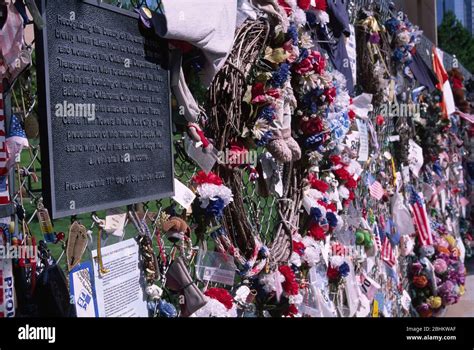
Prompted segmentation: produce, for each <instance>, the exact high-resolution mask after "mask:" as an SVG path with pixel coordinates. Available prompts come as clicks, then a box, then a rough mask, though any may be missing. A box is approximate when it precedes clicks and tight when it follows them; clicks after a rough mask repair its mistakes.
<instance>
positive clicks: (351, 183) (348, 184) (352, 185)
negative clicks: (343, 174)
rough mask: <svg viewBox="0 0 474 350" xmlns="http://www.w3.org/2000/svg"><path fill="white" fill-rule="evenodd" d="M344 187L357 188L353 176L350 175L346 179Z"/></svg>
mask: <svg viewBox="0 0 474 350" xmlns="http://www.w3.org/2000/svg"><path fill="white" fill-rule="evenodd" d="M346 187H347V188H349V189H351V190H352V189H354V188H357V181H356V180H354V178H353V177H352V176H351V177H349V178H348V179H347V182H346Z"/></svg>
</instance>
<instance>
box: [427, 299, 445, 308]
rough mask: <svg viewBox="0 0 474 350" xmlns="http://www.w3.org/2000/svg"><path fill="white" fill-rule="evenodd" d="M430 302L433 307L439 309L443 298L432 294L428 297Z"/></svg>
mask: <svg viewBox="0 0 474 350" xmlns="http://www.w3.org/2000/svg"><path fill="white" fill-rule="evenodd" d="M428 304H429V305H430V307H431V308H432V309H439V308H440V307H441V305H442V304H443V301H442V300H441V298H440V297H435V296H431V297H429V299H428Z"/></svg>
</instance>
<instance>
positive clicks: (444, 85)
mask: <svg viewBox="0 0 474 350" xmlns="http://www.w3.org/2000/svg"><path fill="white" fill-rule="evenodd" d="M432 52H433V71H434V72H435V74H436V77H437V78H438V81H439V83H438V84H437V85H436V88H438V89H439V90H441V91H442V92H443V100H442V102H441V103H440V105H441V109H442V110H443V114H444V117H445V118H449V116H450V115H451V114H453V113H454V112H455V111H456V106H455V103H454V97H453V91H452V90H451V85H450V84H449V76H448V73H447V72H446V69H445V68H444V65H443V57H442V56H443V52H442V51H441V50H440V49H438V48H437V47H436V46H433V48H432Z"/></svg>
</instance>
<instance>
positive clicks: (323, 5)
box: [315, 0, 328, 11]
mask: <svg viewBox="0 0 474 350" xmlns="http://www.w3.org/2000/svg"><path fill="white" fill-rule="evenodd" d="M327 8H328V4H327V2H326V0H316V6H315V9H316V10H320V11H326V10H327Z"/></svg>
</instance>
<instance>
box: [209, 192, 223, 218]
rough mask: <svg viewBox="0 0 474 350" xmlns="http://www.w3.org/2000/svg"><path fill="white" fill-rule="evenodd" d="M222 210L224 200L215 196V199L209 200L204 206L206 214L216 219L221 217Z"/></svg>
mask: <svg viewBox="0 0 474 350" xmlns="http://www.w3.org/2000/svg"><path fill="white" fill-rule="evenodd" d="M223 212H224V200H223V199H222V198H219V197H217V199H214V200H212V199H211V200H210V201H209V204H208V205H207V208H206V214H207V215H209V216H214V217H216V218H218V219H220V218H221V217H222V214H223Z"/></svg>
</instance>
